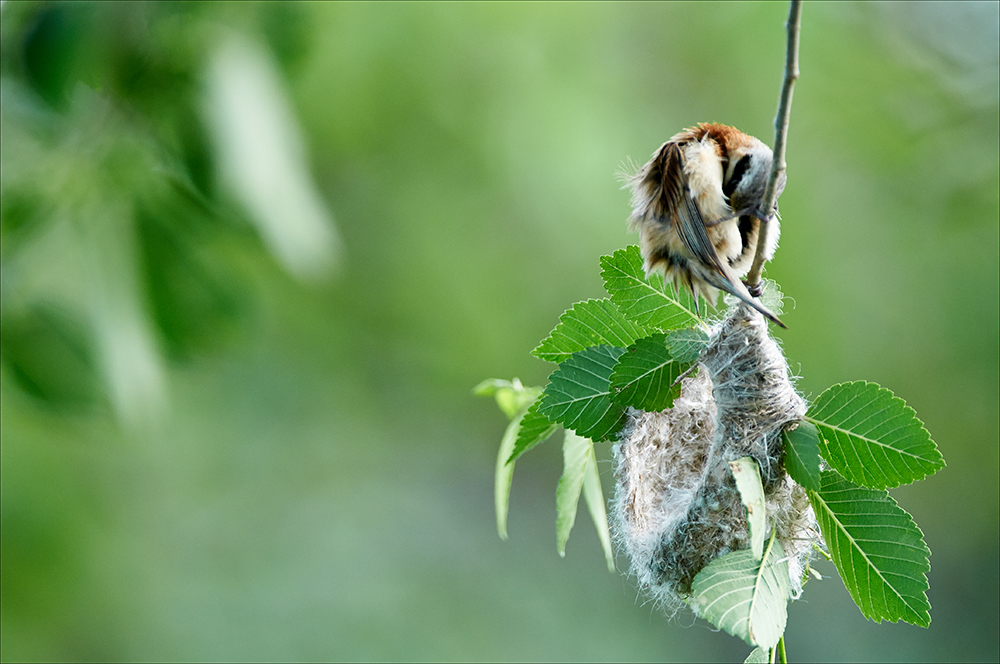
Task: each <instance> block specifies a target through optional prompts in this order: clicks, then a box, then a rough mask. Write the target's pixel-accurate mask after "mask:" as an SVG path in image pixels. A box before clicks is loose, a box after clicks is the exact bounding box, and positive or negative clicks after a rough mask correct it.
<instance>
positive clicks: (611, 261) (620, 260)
mask: <svg viewBox="0 0 1000 664" xmlns="http://www.w3.org/2000/svg"><path fill="white" fill-rule="evenodd" d="M601 277H602V278H603V279H604V287H605V288H606V289H607V291H608V294H610V295H611V301H612V302H614V303H615V304H617V305H618V308H619V309H621V311H622V313H623V314H625V317H626V318H628V319H629V320H632V321H634V322H635V323H636V324H638V325H641V326H643V327H647V328H655V329H658V330H663V331H666V330H674V329H678V328H684V327H693V326H695V325H698V326H702V327H704V326H705V322H704V320H703V319H702V318H701V316H699V315H698V314H697V313H696V311H697V310H696V307H695V302H694V299H693V298H692V297H691V294H690V293H687V292H682V293H680V294H677V293H675V292H674V289H673V286H671V285H670V284H664V283H663V277H661V276H660V275H658V274H654V275H652V276H651V277H650V278H649V280H647V279H646V275H645V272H644V270H643V268H642V256H641V255H640V253H639V247H637V246H635V245H630V246H628V247H626V248H625V249H619V250H618V251H616V252H615V253H614V254H613V255H611V256H602V257H601Z"/></svg>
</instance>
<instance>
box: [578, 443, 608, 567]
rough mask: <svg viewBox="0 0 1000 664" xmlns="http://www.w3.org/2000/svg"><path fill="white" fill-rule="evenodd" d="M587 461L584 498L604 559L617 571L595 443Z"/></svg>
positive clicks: (591, 447) (584, 477) (591, 446)
mask: <svg viewBox="0 0 1000 664" xmlns="http://www.w3.org/2000/svg"><path fill="white" fill-rule="evenodd" d="M589 459H590V460H589V461H588V463H587V472H586V473H585V474H584V476H583V498H584V500H586V501H587V509H588V510H589V511H590V518H591V520H592V521H593V522H594V528H596V529H597V538H598V539H599V540H600V541H601V548H602V549H603V550H604V560H605V562H606V563H607V564H608V571H609V572H614V571H615V554H614V551H613V550H612V549H611V531H609V530H608V514H607V511H606V509H605V506H604V490H603V489H602V488H601V473H600V471H599V470H598V469H597V456H596V455H595V454H594V445H593V443H591V445H590V455H589Z"/></svg>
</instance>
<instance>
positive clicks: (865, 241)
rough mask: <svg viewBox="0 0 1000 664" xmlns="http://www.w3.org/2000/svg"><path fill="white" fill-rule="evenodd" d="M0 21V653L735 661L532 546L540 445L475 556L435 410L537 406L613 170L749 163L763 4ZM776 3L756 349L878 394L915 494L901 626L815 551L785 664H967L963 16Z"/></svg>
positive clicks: (977, 78) (978, 398)
mask: <svg viewBox="0 0 1000 664" xmlns="http://www.w3.org/2000/svg"><path fill="white" fill-rule="evenodd" d="M0 11H2V62H0V73H2V80H0V85H2V90H0V91H2V109H0V110H2V143H0V148H2V197H0V219H2V270H3V272H2V343H0V351H2V373H0V380H2V392H0V398H2V410H0V414H2V419H0V425H2V441H3V442H2V447H0V449H2V555H0V560H2V565H3V571H2V579H3V583H2V621H0V628H2V632H3V640H2V658H3V659H4V660H8V661H13V660H39V659H42V660H112V661H113V660H174V659H181V660H183V659H190V660H218V659H221V660H245V659H263V660H288V659H293V660H317V659H318V660H564V661H570V660H581V661H582V660H614V661H630V660H676V661H718V660H732V661H736V660H739V661H742V658H743V657H744V656H745V655H746V654H747V652H748V651H749V648H747V647H746V646H745V644H743V643H742V642H740V641H738V640H736V639H734V638H732V637H729V636H727V635H725V634H721V633H716V632H713V631H712V630H711V628H710V627H709V626H708V625H707V624H705V623H702V622H696V621H694V620H693V619H691V618H690V617H689V616H688V617H684V616H681V617H679V618H678V619H676V620H674V621H668V620H667V619H666V618H665V617H664V616H663V615H662V614H661V613H659V612H658V611H656V610H655V609H653V608H652V607H651V606H649V605H647V604H644V603H643V601H642V599H641V598H640V597H638V595H637V591H636V589H635V587H634V585H633V583H632V581H631V580H628V579H626V578H624V577H623V576H621V575H611V574H608V572H607V571H606V569H605V566H604V562H603V559H602V554H601V551H600V547H599V544H598V542H597V538H596V537H595V535H594V533H593V528H592V527H590V525H589V523H588V522H587V520H586V519H585V517H581V519H580V521H579V522H578V524H577V529H576V531H575V532H574V535H573V537H572V539H571V541H570V543H569V549H568V553H567V556H566V558H565V559H560V558H559V557H558V556H557V554H556V548H555V531H554V516H555V509H554V490H555V484H556V480H557V478H558V476H559V473H560V470H561V467H560V466H561V455H560V450H559V446H558V445H557V444H554V443H549V444H548V445H545V446H542V447H540V448H538V449H537V450H535V451H533V452H532V453H531V454H529V455H528V456H526V457H525V458H524V459H523V460H522V461H520V462H519V463H518V467H517V472H516V473H515V476H514V486H513V494H512V504H511V512H510V513H511V517H510V524H509V527H510V534H511V537H510V540H509V541H507V542H501V541H500V540H499V538H498V537H497V534H496V527H495V523H494V517H493V506H492V495H493V488H492V473H493V463H494V455H495V453H496V449H497V446H498V443H499V439H500V435H501V433H502V431H503V429H504V427H505V425H506V421H505V418H504V417H503V415H502V414H501V413H500V411H499V410H498V409H497V408H496V405H495V404H494V403H493V402H492V401H491V400H487V399H476V398H474V397H473V396H472V395H471V388H472V387H473V386H474V385H475V384H476V383H478V382H479V381H480V380H481V379H484V378H487V377H505V378H509V377H512V376H518V377H520V378H521V379H522V380H523V381H524V382H525V383H526V384H542V383H544V381H545V380H546V377H547V374H548V372H549V371H550V368H551V367H549V366H547V365H545V364H544V363H543V362H541V361H539V360H536V359H534V358H532V357H531V356H530V355H529V351H530V350H531V349H532V348H533V347H534V345H535V344H536V343H537V342H538V341H539V340H540V339H541V338H543V337H544V336H545V335H546V334H547V333H548V332H549V330H551V328H552V327H553V326H554V325H555V324H556V322H557V320H558V316H559V314H560V313H561V312H562V311H563V310H564V309H565V308H567V307H568V306H569V305H570V304H571V303H573V302H575V301H578V300H581V299H586V298H591V297H600V296H602V293H603V289H602V286H601V279H600V276H599V267H598V258H599V257H600V256H601V255H604V254H609V253H612V252H613V251H614V250H616V249H618V248H620V247H623V246H625V245H626V244H629V243H635V242H636V238H635V236H630V235H628V234H627V232H626V224H625V219H626V217H627V215H628V212H629V210H628V196H627V193H626V192H624V191H621V190H620V189H619V182H618V181H617V179H616V175H615V173H616V171H617V170H618V169H619V168H621V167H622V166H623V164H624V163H625V162H626V159H628V158H631V159H633V160H634V161H636V162H638V163H641V162H643V161H644V160H645V159H646V158H647V157H648V155H649V154H650V153H651V152H652V151H653V150H654V149H655V148H657V147H658V146H659V145H660V144H661V143H662V142H663V141H664V140H665V139H666V138H668V137H669V136H670V135H672V134H673V133H675V132H676V131H678V130H680V129H681V128H683V127H685V126H689V125H691V124H694V123H696V122H699V121H719V122H724V123H728V124H732V125H735V126H737V127H739V128H740V129H742V130H744V131H746V132H747V133H750V134H754V135H757V136H758V137H760V138H762V139H763V140H765V141H766V142H768V143H771V142H772V141H773V129H772V125H771V122H772V118H773V116H774V112H775V108H776V102H777V96H778V91H779V88H780V83H781V76H782V67H783V57H784V48H785V44H784V39H785V33H784V26H783V23H784V20H785V17H786V13H787V6H786V5H785V4H784V3H761V4H742V3H724V4H713V3H707V2H702V3H692V4H646V3H635V4H569V3H565V4H563V3H559V4H450V3H449V4H419V3H396V4H325V3H317V4H285V3H275V4H269V3H255V4H224V3H220V4H211V3H209V4H200V3H198V4H187V3H169V4H159V3H113V4H91V3H72V4H59V3H54V4H50V3H45V4H33V3H15V2H7V3H4V4H3V6H2V9H0ZM803 14H804V15H803V27H802V55H801V57H802V62H801V70H802V78H801V79H800V81H799V83H798V85H797V87H796V90H795V102H794V105H793V109H792V123H791V133H790V137H789V141H790V142H789V148H788V164H789V166H788V168H789V171H788V172H789V179H788V187H787V189H786V190H785V193H784V195H783V196H782V199H781V212H782V217H783V220H782V236H781V247H780V250H779V252H778V254H777V257H776V260H775V261H774V263H773V264H772V265H771V266H769V268H768V276H769V277H771V278H774V279H776V280H777V281H778V282H779V283H780V284H781V287H782V289H783V291H784V292H785V294H786V295H787V296H789V297H790V298H792V301H793V302H794V308H793V309H792V308H791V307H790V306H789V305H787V304H786V313H785V314H784V316H783V319H784V320H785V322H786V323H788V326H789V329H788V330H787V331H782V334H781V336H782V339H783V344H784V347H785V350H786V352H787V354H788V356H789V358H790V360H791V361H792V367H793V370H794V371H795V372H796V373H798V374H799V375H800V376H801V378H800V379H799V382H798V385H799V387H800V390H801V391H802V392H803V393H804V394H805V395H807V396H812V397H815V396H816V395H818V394H819V393H820V392H821V391H822V390H823V389H825V388H826V387H827V386H829V385H831V384H833V383H836V382H841V381H848V380H857V379H867V380H871V381H876V382H879V383H881V384H882V385H884V386H886V387H888V388H890V389H892V390H893V391H894V392H895V393H896V394H897V395H899V396H901V397H902V398H904V399H905V400H906V401H907V403H909V404H910V405H911V406H913V407H914V408H915V409H916V411H917V413H918V414H919V416H920V417H921V419H922V420H923V421H924V422H925V423H926V425H927V427H928V429H929V430H930V431H931V433H932V435H933V436H934V438H935V440H936V442H937V443H938V445H939V447H940V448H941V450H942V452H943V454H944V456H945V458H946V459H947V461H948V467H947V468H946V469H945V470H944V471H942V472H941V473H939V474H938V475H936V476H933V477H931V478H930V479H928V480H927V481H924V482H920V483H918V484H916V485H913V486H908V487H902V488H900V489H897V490H894V491H893V492H892V493H893V495H894V496H895V497H896V498H897V499H898V500H899V501H900V503H901V504H902V505H903V507H905V508H906V509H907V510H908V511H910V512H911V513H912V514H913V515H914V517H915V519H916V521H917V523H918V524H919V525H920V526H921V527H922V529H923V531H924V533H925V536H926V541H927V543H928V545H929V546H930V548H931V550H932V552H933V555H932V557H931V564H932V569H931V572H930V575H929V577H930V583H931V589H930V593H929V596H930V600H931V603H932V605H933V609H932V612H931V615H932V619H933V622H932V624H931V627H930V628H929V629H926V630H925V629H921V628H917V627H913V626H910V625H905V624H900V625H881V626H879V625H875V624H873V623H870V622H867V621H866V620H865V619H864V618H863V617H862V616H861V614H860V613H859V611H858V610H857V608H856V607H854V605H853V603H852V601H851V599H850V598H849V596H848V595H847V592H846V591H845V590H844V588H843V584H842V583H841V581H840V580H839V579H838V578H837V577H836V576H835V571H834V569H833V567H832V565H829V564H826V563H820V564H819V565H818V567H819V569H820V570H821V571H822V572H823V573H824V574H826V575H834V576H832V577H831V578H827V579H825V580H823V581H821V582H813V583H810V584H809V586H808V588H807V590H806V593H805V595H804V597H803V601H800V602H796V603H794V604H793V605H792V606H791V607H790V609H789V621H788V631H787V634H786V640H787V645H788V649H789V653H790V656H791V657H792V658H793V659H795V660H801V661H838V660H839V661H852V660H853V661H890V660H893V661H896V660H909V661H966V660H968V661H973V660H979V661H991V660H992V661H996V660H997V658H998V657H1000V652H998V641H1000V634H998V623H1000V614H998V600H997V597H998V593H1000V588H998V552H1000V546H998V532H1000V529H998V504H1000V500H998V467H1000V458H998V439H1000V428H998V401H1000V387H998V382H1000V381H998V375H1000V360H998V345H1000V344H998V301H1000V292H998V283H1000V276H998V265H1000V245H998V243H1000V232H998V228H1000V222H998V219H1000V193H998V192H1000V186H998V181H1000V166H998V164H1000V158H998V136H1000V130H998V126H1000V117H998V109H1000V105H998V71H1000V58H998V41H1000V40H998V24H1000V18H998V5H997V4H996V3H972V4H963V3H957V2H947V3H914V4H903V3H892V4H853V3H831V4H813V3H809V4H807V5H806V6H805V10H804V13H803ZM600 454H602V456H603V459H604V463H603V464H602V466H603V471H602V472H603V477H604V483H605V490H606V491H607V490H609V489H610V487H611V486H612V482H613V478H612V476H611V467H610V463H608V462H607V459H608V458H609V450H608V449H607V447H606V446H602V447H601V450H600ZM618 566H619V568H620V569H623V568H625V567H627V564H626V563H625V561H623V560H619V561H618Z"/></svg>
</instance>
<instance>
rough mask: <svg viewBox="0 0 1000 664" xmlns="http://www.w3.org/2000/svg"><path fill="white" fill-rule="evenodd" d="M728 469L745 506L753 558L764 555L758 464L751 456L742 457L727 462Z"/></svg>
mask: <svg viewBox="0 0 1000 664" xmlns="http://www.w3.org/2000/svg"><path fill="white" fill-rule="evenodd" d="M729 469H730V470H732V472H733V479H735V480H736V490H737V491H739V492H740V500H742V501H743V505H745V506H746V508H747V525H748V526H749V528H750V550H751V551H752V552H753V555H754V558H755V559H756V560H760V559H761V558H762V557H763V556H764V534H765V533H766V532H767V512H766V511H765V508H764V485H763V484H762V483H761V481H760V466H758V465H757V461H756V459H754V458H753V457H743V458H742V459H736V460H735V461H730V462H729Z"/></svg>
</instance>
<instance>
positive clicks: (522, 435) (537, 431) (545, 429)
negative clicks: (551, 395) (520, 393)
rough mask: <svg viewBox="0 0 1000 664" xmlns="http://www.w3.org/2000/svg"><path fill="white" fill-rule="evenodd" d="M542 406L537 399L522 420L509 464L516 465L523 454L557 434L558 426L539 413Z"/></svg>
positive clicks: (508, 460)
mask: <svg viewBox="0 0 1000 664" xmlns="http://www.w3.org/2000/svg"><path fill="white" fill-rule="evenodd" d="M540 404H541V399H540V398H539V399H535V401H534V402H533V403H532V404H531V406H530V407H529V408H528V412H526V413H525V414H524V417H523V418H521V428H520V429H519V430H518V432H517V442H516V443H514V448H513V450H511V453H510V458H508V459H507V463H514V462H515V461H517V459H518V458H520V456H521V455H522V454H524V453H525V452H527V451H528V450H530V449H531V448H532V447H534V446H535V445H538V444H539V443H544V442H545V441H546V440H548V438H549V436H551V435H552V434H553V433H554V432H555V430H556V428H557V426H556V424H555V423H554V422H552V421H550V420H549V418H547V417H545V416H544V415H542V414H541V413H539V412H538V406H539V405H540Z"/></svg>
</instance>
